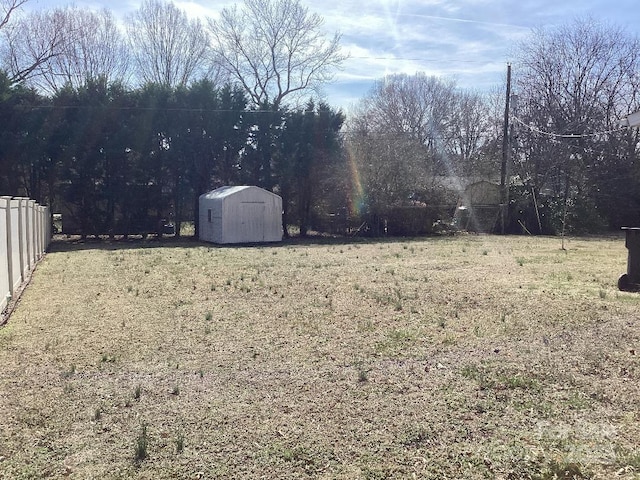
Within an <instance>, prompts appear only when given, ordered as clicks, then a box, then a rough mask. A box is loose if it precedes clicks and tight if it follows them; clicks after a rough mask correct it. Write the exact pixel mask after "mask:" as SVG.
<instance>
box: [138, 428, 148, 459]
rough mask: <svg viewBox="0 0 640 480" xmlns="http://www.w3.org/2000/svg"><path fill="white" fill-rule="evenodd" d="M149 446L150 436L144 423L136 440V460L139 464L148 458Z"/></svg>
mask: <svg viewBox="0 0 640 480" xmlns="http://www.w3.org/2000/svg"><path fill="white" fill-rule="evenodd" d="M148 446H149V436H148V434H147V425H146V424H144V423H143V424H142V429H141V431H140V434H139V435H138V438H136V445H135V460H136V461H137V462H141V461H143V460H144V459H145V458H147V448H148Z"/></svg>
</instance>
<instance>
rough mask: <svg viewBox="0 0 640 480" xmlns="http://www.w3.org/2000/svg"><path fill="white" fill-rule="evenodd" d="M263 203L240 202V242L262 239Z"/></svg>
mask: <svg viewBox="0 0 640 480" xmlns="http://www.w3.org/2000/svg"><path fill="white" fill-rule="evenodd" d="M264 215H265V204H264V203H262V202H255V203H254V202H243V203H241V204H240V218H241V222H242V223H241V228H240V230H241V233H240V235H241V237H242V238H241V239H240V241H241V242H262V241H264V224H265V220H264Z"/></svg>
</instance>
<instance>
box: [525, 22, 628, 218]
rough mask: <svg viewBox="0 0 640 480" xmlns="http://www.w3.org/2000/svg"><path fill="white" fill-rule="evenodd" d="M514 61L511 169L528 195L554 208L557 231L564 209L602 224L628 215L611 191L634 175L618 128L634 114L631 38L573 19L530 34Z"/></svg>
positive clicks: (625, 139) (613, 29)
mask: <svg viewBox="0 0 640 480" xmlns="http://www.w3.org/2000/svg"><path fill="white" fill-rule="evenodd" d="M518 57H519V62H518V64H517V65H518V68H517V69H516V71H515V72H516V83H515V85H516V91H517V93H518V96H519V100H518V104H519V106H518V109H519V111H518V112H517V115H516V121H517V122H518V123H517V124H516V125H517V131H518V133H517V139H518V155H517V157H516V159H517V162H516V167H517V168H518V173H519V174H520V176H521V178H522V179H523V181H524V182H525V183H526V185H527V186H528V188H529V190H530V191H532V192H533V193H534V194H536V195H540V194H541V193H544V194H545V195H547V196H548V197H549V198H551V199H553V201H555V202H556V203H557V204H559V205H561V206H562V207H561V212H560V213H559V214H558V212H555V214H556V215H558V216H559V217H560V218H561V223H562V224H563V227H564V220H563V218H564V217H565V216H566V207H567V205H574V204H575V205H578V204H580V203H582V205H583V206H584V208H585V212H592V213H594V214H597V212H602V214H606V215H608V216H609V217H610V218H613V215H614V211H617V212H620V211H623V210H624V209H628V207H624V205H623V203H624V202H622V203H621V202H620V198H622V196H621V195H620V193H621V191H620V189H619V187H621V186H622V185H623V184H625V183H628V182H629V181H630V179H632V178H633V177H634V176H635V174H634V173H633V172H634V168H635V167H634V165H635V162H637V159H636V156H637V154H636V151H637V147H638V140H637V136H636V135H629V134H628V132H621V131H619V130H620V125H619V123H620V119H621V118H624V117H625V116H626V115H628V114H629V113H631V112H633V111H635V110H638V109H639V108H640V103H639V101H640V97H639V94H640V81H639V80H640V76H639V75H638V72H639V71H640V42H639V41H638V38H637V37H634V36H632V35H629V34H628V33H626V32H625V31H624V30H623V29H621V28H619V27H616V26H613V25H608V24H604V23H599V22H597V21H595V20H593V19H590V18H586V19H576V20H574V21H573V22H571V23H568V24H565V25H561V26H559V27H555V28H551V29H540V30H536V31H534V32H533V34H532V35H531V37H530V38H529V39H527V41H526V42H523V43H522V44H521V45H520V47H519V56H518ZM634 137H635V138H634ZM635 188H636V187H629V188H628V190H631V191H633V190H635ZM548 203H549V202H548ZM626 203H627V204H628V205H631V204H632V202H631V201H629V200H627V202H626ZM562 210H564V211H562ZM582 218H583V219H586V218H587V214H586V213H583V214H582ZM585 221H586V220H585ZM594 222H595V221H594ZM610 223H611V224H615V223H616V222H615V221H611V220H610Z"/></svg>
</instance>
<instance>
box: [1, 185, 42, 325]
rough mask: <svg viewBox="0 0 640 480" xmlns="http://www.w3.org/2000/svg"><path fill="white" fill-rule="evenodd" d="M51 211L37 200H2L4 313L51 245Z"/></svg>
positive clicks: (2, 292)
mask: <svg viewBox="0 0 640 480" xmlns="http://www.w3.org/2000/svg"><path fill="white" fill-rule="evenodd" d="M51 232H52V225H51V215H50V212H49V208H48V207H44V206H41V205H38V204H37V203H36V202H35V201H34V200H31V199H28V198H23V197H16V198H11V197H7V196H3V197H0V313H1V312H2V311H4V309H5V308H6V307H7V305H8V304H9V300H10V299H11V297H12V296H14V295H15V291H16V290H17V289H19V288H20V285H21V284H22V283H23V282H24V281H25V280H26V278H27V276H28V274H29V272H30V271H31V270H33V269H34V268H35V265H36V263H37V262H38V260H40V259H41V258H42V256H43V255H44V253H45V251H46V249H47V247H48V246H49V244H50V242H51Z"/></svg>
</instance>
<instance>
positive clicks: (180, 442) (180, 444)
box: [175, 433, 184, 453]
mask: <svg viewBox="0 0 640 480" xmlns="http://www.w3.org/2000/svg"><path fill="white" fill-rule="evenodd" d="M175 442H176V453H182V451H183V450H184V435H183V434H182V433H179V434H178V436H177V437H176V440H175Z"/></svg>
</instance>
